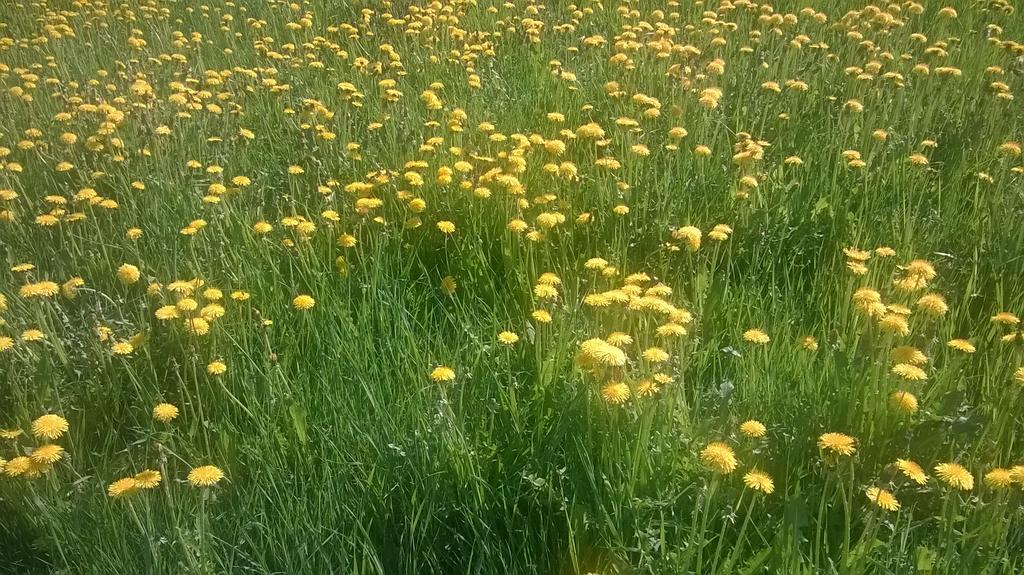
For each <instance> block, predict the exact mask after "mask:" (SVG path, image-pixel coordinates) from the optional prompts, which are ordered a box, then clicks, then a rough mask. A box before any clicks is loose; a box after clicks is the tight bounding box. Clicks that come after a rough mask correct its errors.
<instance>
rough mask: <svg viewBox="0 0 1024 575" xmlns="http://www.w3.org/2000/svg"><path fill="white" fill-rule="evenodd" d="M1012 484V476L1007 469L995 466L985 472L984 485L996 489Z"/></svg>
mask: <svg viewBox="0 0 1024 575" xmlns="http://www.w3.org/2000/svg"><path fill="white" fill-rule="evenodd" d="M1012 484H1013V476H1012V474H1011V473H1010V470H1009V469H1003V468H1001V467H997V468H996V469H993V470H992V471H989V472H988V473H986V474H985V485H988V486H989V487H993V488H996V489H1005V488H1007V487H1009V486H1010V485H1012Z"/></svg>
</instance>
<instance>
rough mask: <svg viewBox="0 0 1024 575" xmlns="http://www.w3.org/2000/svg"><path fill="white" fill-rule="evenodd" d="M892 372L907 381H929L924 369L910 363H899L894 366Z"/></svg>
mask: <svg viewBox="0 0 1024 575" xmlns="http://www.w3.org/2000/svg"><path fill="white" fill-rule="evenodd" d="M891 371H892V373H893V374H895V375H898V376H900V377H902V378H903V379H905V380H907V381H924V380H926V379H928V374H927V373H925V371H924V370H923V369H921V368H920V367H917V366H916V365H912V364H909V363H897V364H896V365H894V366H892V370H891Z"/></svg>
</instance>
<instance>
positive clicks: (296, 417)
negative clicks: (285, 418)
mask: <svg viewBox="0 0 1024 575" xmlns="http://www.w3.org/2000/svg"><path fill="white" fill-rule="evenodd" d="M288 415H291V416H292V427H293V428H295V435H298V436H299V442H300V443H306V441H307V439H308V437H307V436H306V410H305V408H303V407H302V406H301V405H299V404H297V403H293V404H292V406H291V407H289V408H288Z"/></svg>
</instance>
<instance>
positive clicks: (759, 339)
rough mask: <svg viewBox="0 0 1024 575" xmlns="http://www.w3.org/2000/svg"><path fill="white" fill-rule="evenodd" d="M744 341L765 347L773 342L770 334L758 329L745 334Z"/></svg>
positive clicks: (752, 329)
mask: <svg viewBox="0 0 1024 575" xmlns="http://www.w3.org/2000/svg"><path fill="white" fill-rule="evenodd" d="M743 341H746V342H749V343H754V344H757V345H765V344H767V343H768V342H770V341H771V338H770V337H768V334H767V333H765V332H763V331H761V330H760V329H757V328H751V329H748V330H747V331H745V332H743Z"/></svg>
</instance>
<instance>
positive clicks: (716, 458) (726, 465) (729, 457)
mask: <svg viewBox="0 0 1024 575" xmlns="http://www.w3.org/2000/svg"><path fill="white" fill-rule="evenodd" d="M700 459H701V461H703V462H704V465H706V466H707V467H708V468H710V469H711V470H712V471H714V472H715V473H720V474H722V475H728V474H730V473H732V472H733V471H735V470H736V466H737V465H739V462H737V461H736V453H735V452H734V451H733V450H732V448H731V447H729V446H728V445H726V444H725V443H722V442H721V441H713V442H711V443H709V444H708V445H707V447H705V448H704V449H703V450H702V451H701V452H700Z"/></svg>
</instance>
